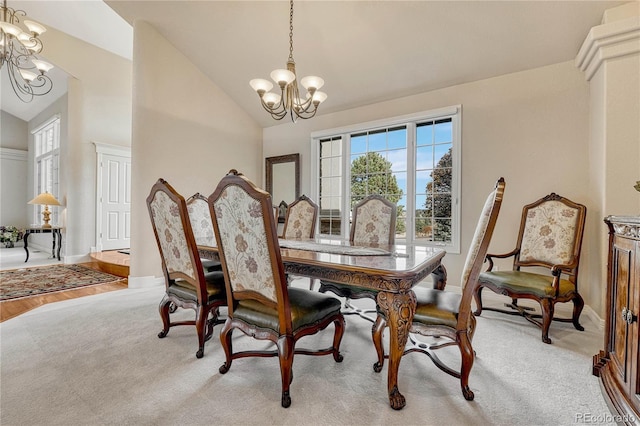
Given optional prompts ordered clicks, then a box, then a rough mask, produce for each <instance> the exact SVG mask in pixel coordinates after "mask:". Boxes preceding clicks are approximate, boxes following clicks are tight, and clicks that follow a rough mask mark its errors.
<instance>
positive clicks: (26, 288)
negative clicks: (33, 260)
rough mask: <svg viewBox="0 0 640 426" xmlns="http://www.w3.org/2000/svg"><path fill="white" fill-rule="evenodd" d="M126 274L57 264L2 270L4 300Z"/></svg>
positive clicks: (0, 294) (0, 288) (1, 295)
mask: <svg viewBox="0 0 640 426" xmlns="http://www.w3.org/2000/svg"><path fill="white" fill-rule="evenodd" d="M122 279H124V278H122V277H118V276H116V275H111V274H106V273H104V272H100V271H96V270H95V269H91V268H87V267H85V266H81V265H55V266H46V267H41V268H27V269H16V270H12V271H1V272H0V301H2V300H9V299H17V298H19V297H27V296H34V295H38V294H43V293H51V292H54V291H60V290H69V289H73V288H78V287H85V286H89V285H95V284H104V283H110V282H115V281H120V280H122Z"/></svg>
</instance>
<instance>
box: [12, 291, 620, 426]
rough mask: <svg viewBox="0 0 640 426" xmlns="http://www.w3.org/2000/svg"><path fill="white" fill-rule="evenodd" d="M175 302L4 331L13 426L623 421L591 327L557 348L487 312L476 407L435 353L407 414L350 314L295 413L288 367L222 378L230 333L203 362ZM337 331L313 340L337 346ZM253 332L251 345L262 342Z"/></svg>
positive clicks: (54, 317)
mask: <svg viewBox="0 0 640 426" xmlns="http://www.w3.org/2000/svg"><path fill="white" fill-rule="evenodd" d="M296 285H300V286H302V287H306V286H308V284H307V282H305V281H300V284H298V282H296ZM162 293H163V289H162V288H152V289H138V290H122V291H114V292H110V293H106V294H99V295H95V296H88V297H84V298H80V299H74V300H69V301H64V302H59V303H54V304H50V305H46V306H43V307H41V308H38V309H36V310H34V311H31V312H29V313H27V314H25V315H22V316H20V317H17V318H14V319H11V320H8V321H6V322H4V323H2V324H0V339H1V340H0V343H1V346H0V350H1V352H0V354H1V370H0V386H1V388H0V423H1V424H2V425H3V426H10V425H72V424H73V425H237V424H241V425H244V424H260V425H281V424H282V425H345V424H346V425H407V424H409V425H412V424H415V425H485V424H486V425H572V424H580V423H586V422H585V421H584V419H586V418H589V419H590V422H589V423H590V424H613V422H612V420H613V418H612V416H611V413H610V412H609V410H608V409H607V406H606V404H605V402H604V399H603V397H602V395H601V392H600V388H599V385H598V380H597V378H596V377H594V376H592V375H591V357H592V356H593V354H595V353H597V352H598V351H599V350H600V349H601V346H602V339H603V338H602V332H601V331H598V330H597V328H596V326H595V325H593V324H591V323H589V322H585V323H584V325H585V328H586V331H584V332H578V331H576V330H575V329H573V327H572V326H571V324H564V323H554V324H553V325H552V331H551V337H552V339H553V341H554V344H553V345H545V344H543V343H542V342H541V341H540V331H539V330H538V329H537V328H535V327H533V326H532V325H531V324H529V323H527V322H526V321H524V320H523V319H522V318H517V317H509V316H505V315H500V314H497V313H493V312H485V313H483V315H482V317H480V318H478V326H477V332H476V336H475V338H474V347H475V349H476V352H477V359H476V362H475V365H474V368H473V370H472V373H471V378H470V386H471V389H472V390H473V391H474V392H475V396H476V397H475V400H474V401H473V402H468V401H466V400H465V399H464V398H463V396H462V393H461V391H460V386H459V381H458V380H457V379H454V378H453V377H451V376H448V375H446V374H444V373H442V372H441V371H440V370H438V369H437V368H436V367H435V366H434V365H433V364H432V363H431V361H430V360H429V359H428V358H427V357H426V356H424V355H421V354H410V355H407V356H406V357H404V358H403V360H402V364H401V366H400V375H399V381H400V387H401V391H402V392H403V394H404V395H405V396H406V398H407V406H406V407H405V408H404V409H403V410H401V411H394V410H392V409H391V408H390V407H389V403H388V399H387V392H386V374H387V369H386V366H385V368H384V369H383V371H382V373H380V374H376V373H374V372H373V370H372V364H373V362H374V361H375V354H374V350H373V346H372V343H371V337H370V329H371V324H370V323H368V322H365V321H363V320H361V319H359V318H355V317H347V330H346V333H345V337H344V340H343V344H342V353H343V355H344V361H343V362H342V363H340V364H337V363H335V362H334V361H333V358H332V357H331V356H326V357H305V356H296V358H295V361H294V366H293V372H294V380H293V383H292V385H291V397H292V404H291V407H290V408H288V409H283V408H281V407H280V373H279V367H278V362H277V358H261V359H256V358H248V359H240V360H235V361H234V362H233V365H232V366H231V370H230V371H229V372H228V373H227V374H225V375H221V374H220V373H219V372H218V368H219V367H220V365H221V364H222V363H223V361H224V354H223V351H222V349H221V347H220V345H219V342H218V340H217V336H214V339H212V340H211V341H210V342H209V343H208V344H207V346H206V348H205V355H204V358H202V359H196V357H195V352H196V350H197V338H196V335H195V331H194V329H193V328H191V327H182V328H174V329H172V330H171V331H170V332H169V335H168V337H166V338H165V339H159V338H158V337H157V334H158V332H159V331H160V329H161V321H160V318H159V316H158V312H157V306H158V303H159V301H160V299H161V297H162ZM186 312H188V313H189V315H191V311H186ZM583 321H588V320H587V319H586V317H585V318H584V319H583ZM220 327H221V326H217V327H216V331H219V329H220ZM332 332H333V330H332V328H331V330H330V331H329V333H325V334H323V335H322V337H320V338H318V337H315V336H313V337H305V338H304V339H302V341H301V343H302V344H303V345H304V346H310V347H311V346H314V345H315V344H316V343H317V344H320V345H327V344H329V340H330V339H331V337H332ZM239 336H240V335H239V334H238V337H236V338H235V340H234V345H235V346H236V347H238V348H240V347H242V348H244V347H248V346H249V345H255V344H256V341H255V340H252V339H249V338H246V337H239ZM257 344H258V345H264V344H263V343H257ZM455 352H456V349H455V348H452V351H451V354H452V355H451V356H452V357H454V358H455V357H456V354H455Z"/></svg>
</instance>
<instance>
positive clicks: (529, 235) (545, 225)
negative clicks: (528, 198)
mask: <svg viewBox="0 0 640 426" xmlns="http://www.w3.org/2000/svg"><path fill="white" fill-rule="evenodd" d="M583 208H584V206H581V205H579V204H575V203H573V202H571V201H569V200H567V199H566V198H562V197H560V196H558V195H556V194H553V193H552V194H550V195H548V196H546V197H545V198H543V199H542V200H540V201H538V202H536V203H533V204H530V205H527V206H525V207H524V211H523V214H522V222H523V226H522V229H521V230H520V242H519V246H520V254H519V256H518V260H517V262H516V265H519V266H524V265H527V264H530V263H543V264H545V266H553V265H556V264H567V263H570V262H571V260H572V259H573V258H577V257H578V256H579V255H580V247H581V246H582V244H581V241H582V231H583V227H584V217H583V212H582V210H583ZM581 218H582V221H581ZM576 272H577V271H574V274H575V273H576Z"/></svg>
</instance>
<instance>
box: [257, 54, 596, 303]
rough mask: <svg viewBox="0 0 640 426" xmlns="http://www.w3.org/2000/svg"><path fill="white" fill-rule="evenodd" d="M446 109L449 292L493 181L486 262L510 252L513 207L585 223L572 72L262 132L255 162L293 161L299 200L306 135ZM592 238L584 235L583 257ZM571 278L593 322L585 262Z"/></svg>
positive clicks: (521, 77)
mask: <svg viewBox="0 0 640 426" xmlns="http://www.w3.org/2000/svg"><path fill="white" fill-rule="evenodd" d="M456 104H461V105H462V220H461V223H462V240H461V248H462V251H461V253H460V254H459V255H456V254H451V253H448V254H447V256H446V257H445V259H444V264H445V266H446V267H447V270H448V272H449V283H450V284H451V285H453V286H456V285H459V280H460V275H461V272H462V267H463V265H464V260H465V258H466V255H467V248H468V246H469V244H470V241H471V238H472V236H473V231H474V229H475V225H476V222H477V218H478V214H479V213H480V210H481V209H482V203H483V201H484V199H485V197H486V195H487V194H488V192H489V191H490V190H491V189H492V188H493V185H494V183H495V181H496V179H497V178H499V177H501V176H503V177H504V178H505V180H506V183H507V186H506V190H505V197H504V202H503V205H502V209H501V211H500V217H499V218H498V223H497V227H496V230H495V233H494V237H493V240H492V243H491V246H490V252H494V253H499V252H507V251H510V250H511V249H513V248H514V246H515V240H516V237H517V231H518V225H519V222H520V214H521V209H522V206H523V205H524V204H527V203H529V202H532V201H535V200H537V199H538V198H541V197H543V196H545V195H547V194H549V193H551V192H556V193H557V194H560V195H562V196H565V197H567V198H569V199H571V200H574V201H576V202H581V203H583V204H586V205H587V208H588V210H589V211H588V213H587V215H589V214H591V213H590V210H591V207H592V206H591V205H590V204H591V197H590V196H589V186H588V181H589V167H588V165H589V86H588V83H587V82H586V81H585V79H584V76H583V74H582V73H581V72H580V71H579V70H578V69H577V68H576V67H575V65H574V64H573V62H565V63H560V64H555V65H550V66H547V67H543V68H537V69H533V70H528V71H523V72H519V73H514V74H509V75H504V76H501V77H496V78H491V79H487V80H482V81H476V82H473V83H468V84H463V85H459V86H453V87H449V88H446V89H442V90H436V91H433V92H428V93H422V94H418V95H415V96H411V97H406V98H401V99H396V100H393V101H389V102H383V103H379V104H375V105H369V106H366V107H362V108H357V109H353V110H349V111H345V112H341V113H336V114H331V115H325V116H320V117H316V118H314V119H313V120H308V121H299V122H298V123H296V124H295V125H293V124H290V123H287V124H282V125H278V126H274V127H269V128H266V129H264V148H263V149H264V154H265V157H268V156H273V155H280V154H288V153H293V152H300V153H301V161H302V167H301V169H302V184H301V187H302V188H301V190H302V192H303V193H309V192H310V185H311V179H310V176H309V161H310V142H309V135H310V133H311V132H314V131H320V130H325V129H331V128H336V127H341V126H347V125H351V124H355V123H362V122H366V121H371V120H377V119H382V118H388V117H393V116H399V115H404V114H409V113H415V112H419V111H426V110H429V109H437V108H441V107H446V106H450V105H456ZM593 233H594V230H593V229H587V231H586V233H585V244H584V245H583V249H587V246H588V244H589V241H590V240H591V239H592V238H593ZM509 266H510V265H508V264H507V265H505V266H502V267H503V268H504V267H509ZM580 274H581V293H582V294H583V296H584V298H585V300H586V301H587V303H593V304H594V305H595V306H596V309H595V310H596V311H597V312H598V311H599V302H600V301H599V298H600V293H601V292H600V288H601V286H602V283H601V282H600V281H599V280H593V279H592V277H591V276H590V275H591V271H590V266H589V264H588V263H586V262H583V263H582V264H581V268H580ZM598 278H599V277H598Z"/></svg>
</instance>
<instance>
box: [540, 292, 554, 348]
mask: <svg viewBox="0 0 640 426" xmlns="http://www.w3.org/2000/svg"><path fill="white" fill-rule="evenodd" d="M540 309H541V311H542V341H543V342H544V343H547V344H551V339H550V338H549V327H550V326H551V321H552V320H553V311H554V306H553V302H552V301H551V299H549V298H544V299H542V300H541V301H540Z"/></svg>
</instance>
